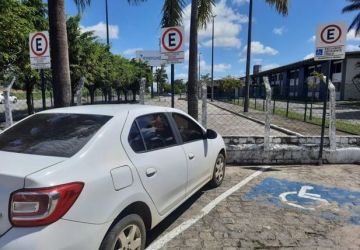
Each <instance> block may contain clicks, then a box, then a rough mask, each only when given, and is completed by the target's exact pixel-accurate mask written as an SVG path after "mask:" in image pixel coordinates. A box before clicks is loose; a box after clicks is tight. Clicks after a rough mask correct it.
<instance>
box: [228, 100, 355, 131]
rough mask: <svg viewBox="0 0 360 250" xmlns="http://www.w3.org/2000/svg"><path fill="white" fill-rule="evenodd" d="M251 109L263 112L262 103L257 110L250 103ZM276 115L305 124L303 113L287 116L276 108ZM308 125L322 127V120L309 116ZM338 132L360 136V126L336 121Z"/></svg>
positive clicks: (327, 121)
mask: <svg viewBox="0 0 360 250" xmlns="http://www.w3.org/2000/svg"><path fill="white" fill-rule="evenodd" d="M228 103H231V104H236V105H240V106H241V104H237V102H233V101H228ZM240 103H241V102H240ZM259 104H260V105H259ZM249 107H250V108H251V109H254V110H258V111H263V104H262V101H261V102H260V103H258V104H257V105H256V109H255V103H253V102H250V103H249ZM271 110H273V106H271ZM309 112H310V111H309ZM274 114H275V115H278V116H282V117H286V118H288V119H292V120H297V121H302V122H304V114H303V113H298V112H294V111H291V110H289V112H288V116H286V109H283V108H275V112H274ZM306 123H309V124H314V125H318V126H321V125H322V118H319V117H314V116H313V117H312V120H310V119H309V115H307V117H306ZM325 126H326V127H328V126H329V120H328V119H326V121H325ZM336 130H338V131H342V132H345V133H349V134H354V135H360V126H359V125H357V124H353V123H349V122H345V121H341V120H336Z"/></svg>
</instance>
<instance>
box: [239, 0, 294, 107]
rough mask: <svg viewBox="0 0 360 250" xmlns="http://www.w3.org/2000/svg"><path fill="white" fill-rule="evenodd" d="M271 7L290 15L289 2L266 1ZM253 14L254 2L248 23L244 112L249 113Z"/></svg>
mask: <svg viewBox="0 0 360 250" xmlns="http://www.w3.org/2000/svg"><path fill="white" fill-rule="evenodd" d="M265 2H266V3H268V4H269V5H270V6H275V9H276V11H277V12H279V13H280V14H281V15H283V16H287V15H288V9H289V0H265ZM252 14H253V0H250V2H249V23H248V41H247V52H246V81H245V83H246V92H245V103H244V112H248V111H249V89H250V65H251V40H252Z"/></svg>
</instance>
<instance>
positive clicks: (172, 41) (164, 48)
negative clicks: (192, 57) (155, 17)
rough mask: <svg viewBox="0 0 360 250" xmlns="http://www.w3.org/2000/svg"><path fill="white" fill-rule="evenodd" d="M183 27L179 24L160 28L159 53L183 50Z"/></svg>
mask: <svg viewBox="0 0 360 250" xmlns="http://www.w3.org/2000/svg"><path fill="white" fill-rule="evenodd" d="M183 43H184V29H183V28H182V27H180V26H176V27H168V28H164V29H162V30H161V53H166V52H180V51H183Z"/></svg>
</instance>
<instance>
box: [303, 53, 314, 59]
mask: <svg viewBox="0 0 360 250" xmlns="http://www.w3.org/2000/svg"><path fill="white" fill-rule="evenodd" d="M314 56H315V53H310V54H308V55H306V56H305V57H304V60H307V59H311V58H313V57H314Z"/></svg>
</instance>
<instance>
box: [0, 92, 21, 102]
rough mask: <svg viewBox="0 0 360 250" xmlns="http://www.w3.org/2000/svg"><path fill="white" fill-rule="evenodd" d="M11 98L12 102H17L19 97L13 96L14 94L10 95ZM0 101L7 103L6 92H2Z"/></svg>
mask: <svg viewBox="0 0 360 250" xmlns="http://www.w3.org/2000/svg"><path fill="white" fill-rule="evenodd" d="M9 100H10V102H12V103H16V102H17V97H16V96H13V95H10V97H9ZM0 103H5V97H4V93H0Z"/></svg>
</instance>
